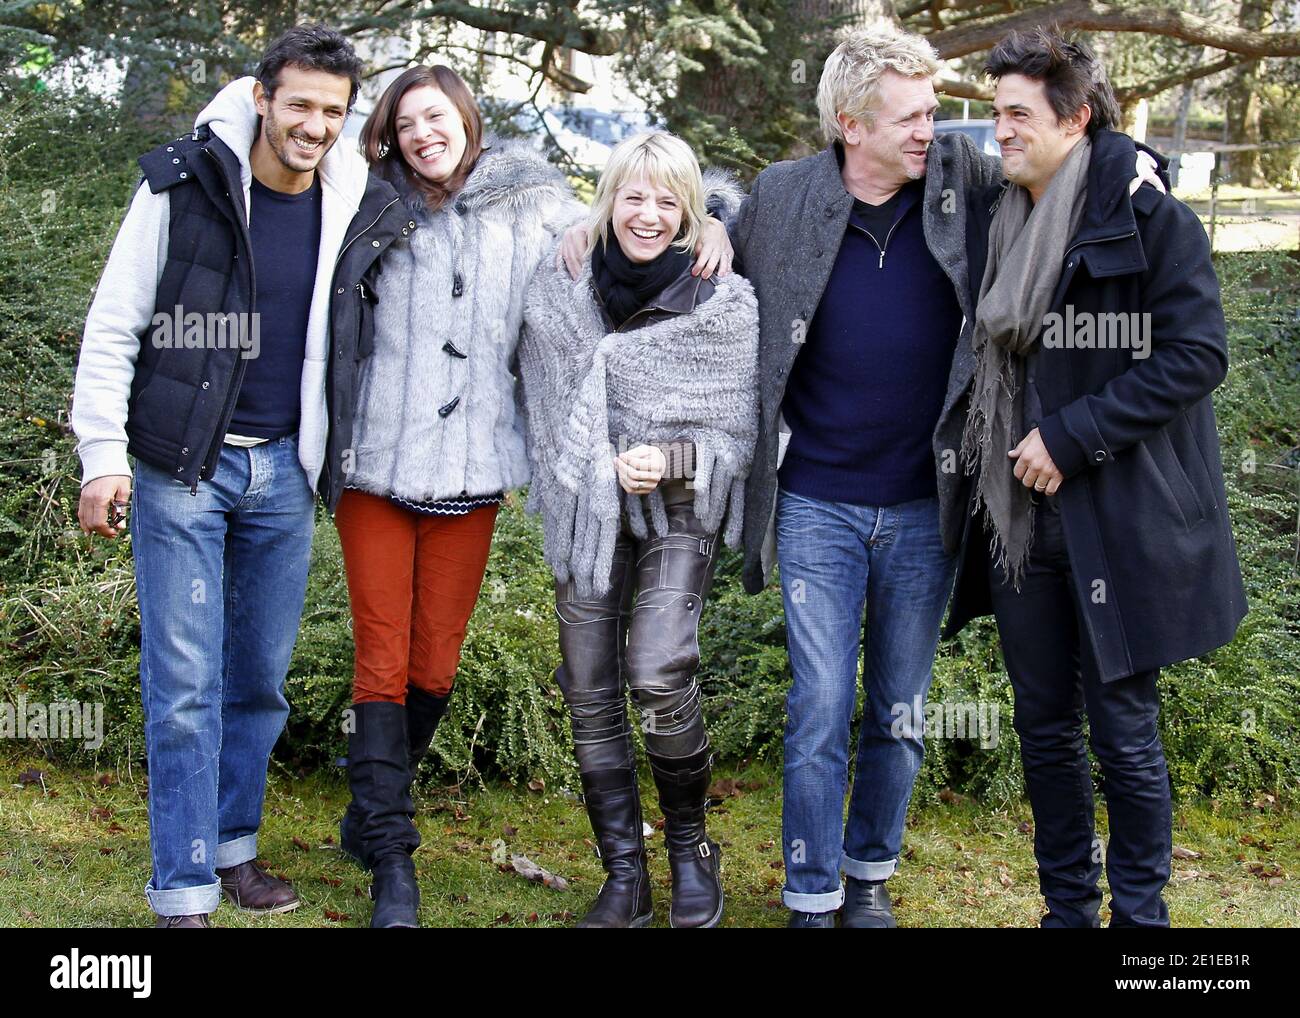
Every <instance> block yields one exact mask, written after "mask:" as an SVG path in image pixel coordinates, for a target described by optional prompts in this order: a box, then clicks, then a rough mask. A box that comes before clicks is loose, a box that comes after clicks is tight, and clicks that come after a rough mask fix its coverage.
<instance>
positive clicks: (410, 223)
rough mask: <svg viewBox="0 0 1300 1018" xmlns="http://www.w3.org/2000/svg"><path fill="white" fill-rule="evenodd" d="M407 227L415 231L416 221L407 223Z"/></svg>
mask: <svg viewBox="0 0 1300 1018" xmlns="http://www.w3.org/2000/svg"><path fill="white" fill-rule="evenodd" d="M406 225H407V226H408V227H410V228H411V229H412V230H414V229H415V220H414V219H412V220H411V221H410V222H409V223H407V224H406Z"/></svg>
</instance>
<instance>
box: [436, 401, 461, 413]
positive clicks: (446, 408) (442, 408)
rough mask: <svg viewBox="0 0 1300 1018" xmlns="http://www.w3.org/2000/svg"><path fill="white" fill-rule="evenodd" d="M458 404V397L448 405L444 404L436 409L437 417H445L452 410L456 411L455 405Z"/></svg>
mask: <svg viewBox="0 0 1300 1018" xmlns="http://www.w3.org/2000/svg"><path fill="white" fill-rule="evenodd" d="M459 402H460V397H459V396H457V397H456V398H455V399H453V400H452V401H451V402H450V403H446V404H444V405H442V406H440V407H438V416H439V417H446V416H447V415H448V414H449V413H451V412H452V411H453V410H455V409H456V404H457V403H459Z"/></svg>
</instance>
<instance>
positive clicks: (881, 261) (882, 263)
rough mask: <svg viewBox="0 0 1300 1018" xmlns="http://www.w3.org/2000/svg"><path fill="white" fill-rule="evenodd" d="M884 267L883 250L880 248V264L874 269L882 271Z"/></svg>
mask: <svg viewBox="0 0 1300 1018" xmlns="http://www.w3.org/2000/svg"><path fill="white" fill-rule="evenodd" d="M884 267H885V249H884V248H883V247H882V248H881V249H880V264H879V265H877V266H876V268H878V269H883V268H884Z"/></svg>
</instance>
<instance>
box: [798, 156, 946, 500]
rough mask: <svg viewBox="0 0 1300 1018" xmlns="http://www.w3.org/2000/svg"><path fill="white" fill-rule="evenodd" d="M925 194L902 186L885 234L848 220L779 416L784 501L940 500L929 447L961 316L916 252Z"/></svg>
mask: <svg viewBox="0 0 1300 1018" xmlns="http://www.w3.org/2000/svg"><path fill="white" fill-rule="evenodd" d="M924 188H925V182H924V181H923V180H918V181H913V182H912V183H909V184H906V185H904V187H903V189H902V192H901V196H900V197H901V200H900V201H899V203H898V213H897V218H896V219H895V221H894V225H893V227H892V230H891V232H890V233H888V235H887V236H882V237H874V238H873V235H872V234H870V233H869V232H868V231H867V229H866V226H865V224H864V223H863V221H862V220H861V219H860V218H859V216H858V215H857V214H856V213H853V214H851V215H850V217H849V225H848V227H847V228H846V229H845V232H844V240H843V242H842V243H841V244H840V249H839V253H838V254H837V255H836V258H835V266H834V268H833V269H832V270H831V276H830V280H829V282H827V284H826V290H825V292H824V293H823V294H822V298H821V301H820V303H819V304H818V305H817V312H816V314H814V315H813V320H812V322H811V323H810V324H809V326H808V332H807V336H806V338H805V342H804V346H803V349H801V350H800V351H799V355H798V356H797V357H796V358H795V361H794V367H793V369H792V370H791V372H790V381H789V383H788V384H787V386H786V390H785V398H784V402H783V403H782V406H781V410H782V413H783V414H784V415H785V419H786V423H787V424H789V425H790V429H791V433H792V434H791V438H790V446H789V448H788V449H787V450H786V455H785V459H784V460H783V461H782V464H781V470H780V483H781V487H783V488H785V489H787V490H788V491H792V492H795V493H796V494H799V495H804V496H807V497H809V498H816V499H821V500H823V501H827V502H848V503H852V504H854V505H868V506H890V505H898V504H899V503H901V502H909V501H912V500H914V499H919V498H927V497H933V496H934V495H935V494H936V492H937V488H936V483H935V460H934V452H933V450H932V448H931V441H932V436H933V434H934V429H935V426H936V425H937V424H938V421H939V414H940V412H941V411H942V410H943V400H944V395H945V393H946V391H947V386H948V373H949V370H950V369H951V367H952V355H953V351H954V350H955V349H956V345H957V336H958V333H959V332H960V331H961V320H962V314H961V306H960V305H959V304H958V303H957V296H956V294H955V293H954V291H953V286H952V282H951V281H950V280H949V279H948V277H947V275H945V274H944V271H943V269H942V268H940V267H939V263H938V262H936V261H935V260H934V256H933V255H931V254H930V250H929V248H928V247H927V246H926V243H925V236H924V233H923V232H922V228H921V199H922V197H923V195H924ZM877 232H879V231H877ZM882 249H883V253H882Z"/></svg>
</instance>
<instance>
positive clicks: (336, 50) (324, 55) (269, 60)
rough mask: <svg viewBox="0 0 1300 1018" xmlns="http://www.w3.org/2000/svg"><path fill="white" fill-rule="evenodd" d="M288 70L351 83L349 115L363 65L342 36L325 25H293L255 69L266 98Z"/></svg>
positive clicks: (274, 43) (359, 85) (350, 44)
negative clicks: (292, 69)
mask: <svg viewBox="0 0 1300 1018" xmlns="http://www.w3.org/2000/svg"><path fill="white" fill-rule="evenodd" d="M288 66H293V67H299V68H301V69H302V70H304V71H324V72H325V73H326V74H337V75H338V76H339V77H340V78H347V79H348V81H350V82H351V83H352V91H351V92H350V93H349V95H348V111H349V112H351V110H352V104H353V103H355V102H356V101H357V92H358V91H360V89H361V67H362V64H361V58H360V57H359V56H357V52H356V50H354V49H353V48H352V43H350V42H348V40H347V39H346V38H345V37H344V36H343V35H341V34H340V33H338V32H336V31H334V29H332V28H326V27H325V26H324V25H295V26H294V27H293V28H291V29H289V30H288V31H287V32H285V33H284V34H283V35H281V36H280V37H279V38H278V39H276V40H275V42H273V43H271V45H270V46H269V47H268V48H267V50H266V53H265V54H263V56H262V62H261V63H260V64H258V65H257V80H258V81H260V82H261V83H262V87H263V88H264V89H266V94H267V96H268V97H271V96H274V95H275V90H276V87H277V86H278V85H279V84H280V72H281V71H282V70H284V68H285V67H288Z"/></svg>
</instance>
